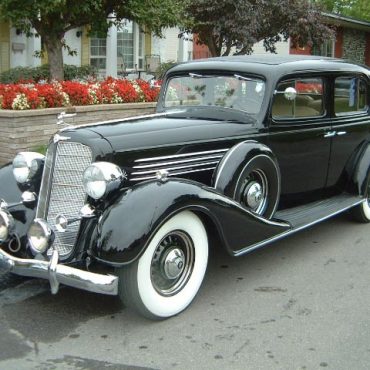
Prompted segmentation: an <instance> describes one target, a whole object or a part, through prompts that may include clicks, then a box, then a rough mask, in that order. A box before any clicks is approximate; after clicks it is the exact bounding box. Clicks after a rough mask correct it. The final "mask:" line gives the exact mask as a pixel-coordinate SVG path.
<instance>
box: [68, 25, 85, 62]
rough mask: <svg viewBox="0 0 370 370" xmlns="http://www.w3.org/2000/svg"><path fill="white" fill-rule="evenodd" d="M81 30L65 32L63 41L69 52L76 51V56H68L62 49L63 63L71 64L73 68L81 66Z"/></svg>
mask: <svg viewBox="0 0 370 370" xmlns="http://www.w3.org/2000/svg"><path fill="white" fill-rule="evenodd" d="M81 35H82V33H81V29H79V28H75V29H73V30H70V31H68V32H66V34H65V40H66V43H67V45H68V46H69V47H70V48H71V50H73V51H76V55H69V54H68V51H67V50H66V49H64V48H63V62H64V64H73V65H75V66H81V50H82V47H81V44H82V41H81Z"/></svg>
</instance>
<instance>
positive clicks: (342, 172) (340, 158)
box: [327, 73, 370, 192]
mask: <svg viewBox="0 0 370 370" xmlns="http://www.w3.org/2000/svg"><path fill="white" fill-rule="evenodd" d="M368 86H369V85H368V79H367V77H366V76H362V75H359V74H353V73H352V74H336V75H334V76H333V79H332V94H330V96H332V101H331V115H332V128H331V133H332V146H331V159H330V166H329V172H328V180H327V186H328V188H335V190H336V191H337V192H341V191H343V188H344V186H345V183H346V181H347V179H348V175H349V176H350V173H349V174H347V171H350V170H351V169H352V168H353V165H352V164H351V163H353V162H354V160H355V156H356V154H357V153H358V152H359V150H361V146H362V144H363V143H364V142H365V140H366V138H367V139H368V138H369V132H370V116H369V111H368V108H369V102H368V94H369V90H368Z"/></svg>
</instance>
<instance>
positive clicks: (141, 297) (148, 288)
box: [118, 211, 208, 319]
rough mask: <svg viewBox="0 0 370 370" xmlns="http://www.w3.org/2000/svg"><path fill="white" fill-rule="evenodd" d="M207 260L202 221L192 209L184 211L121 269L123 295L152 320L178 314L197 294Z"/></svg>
mask: <svg viewBox="0 0 370 370" xmlns="http://www.w3.org/2000/svg"><path fill="white" fill-rule="evenodd" d="M207 261H208V239H207V233H206V230H205V228H204V226H203V223H202V221H201V220H200V219H199V217H197V216H196V215H195V214H194V213H193V212H190V211H184V212H181V213H179V214H177V215H175V216H173V217H172V218H171V219H169V220H168V221H167V222H166V223H164V224H163V225H162V226H161V227H160V229H159V230H158V231H157V232H156V233H155V235H154V237H153V238H152V240H151V241H150V243H149V245H148V247H147V248H146V250H145V252H144V254H143V255H142V256H141V257H140V258H139V259H138V260H137V261H136V262H134V263H132V264H130V265H129V266H126V267H123V268H120V269H119V270H118V274H119V277H120V288H119V295H120V298H121V299H122V300H123V302H124V303H125V304H126V305H127V306H129V307H131V308H133V309H134V310H136V311H138V312H139V313H140V314H142V315H144V316H145V317H147V318H150V319H165V318H168V317H171V316H173V315H176V314H178V313H179V312H181V311H183V310H184V309H185V308H186V307H187V306H188V305H189V304H190V303H191V301H192V300H193V298H194V297H195V295H196V294H197V292H198V290H199V288H200V286H201V283H202V281H203V277H204V275H205V272H206V267H207Z"/></svg>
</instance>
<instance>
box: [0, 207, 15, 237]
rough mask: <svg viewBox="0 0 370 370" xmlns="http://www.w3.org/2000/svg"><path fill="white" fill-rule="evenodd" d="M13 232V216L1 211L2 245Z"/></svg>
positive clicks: (0, 231) (0, 233) (0, 230)
mask: <svg viewBox="0 0 370 370" xmlns="http://www.w3.org/2000/svg"><path fill="white" fill-rule="evenodd" d="M13 230H14V219H13V216H12V215H11V214H10V213H9V212H7V211H4V210H0V243H4V242H6V241H7V240H8V238H9V235H10V233H12V232H13Z"/></svg>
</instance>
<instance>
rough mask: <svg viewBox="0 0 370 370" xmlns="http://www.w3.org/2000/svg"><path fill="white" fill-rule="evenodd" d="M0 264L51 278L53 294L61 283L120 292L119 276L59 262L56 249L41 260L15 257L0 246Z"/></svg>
mask: <svg viewBox="0 0 370 370" xmlns="http://www.w3.org/2000/svg"><path fill="white" fill-rule="evenodd" d="M0 266H1V267H3V268H6V269H7V270H8V271H10V272H12V273H14V274H17V275H22V276H30V277H37V278H41V279H47V280H49V282H50V286H51V291H52V293H53V294H55V293H57V291H58V287H59V284H64V285H68V286H71V287H74V288H78V289H82V290H87V291H89V292H94V293H101V294H108V295H117V294H118V277H117V276H114V275H103V274H97V273H93V272H89V271H84V270H80V269H77V268H73V267H70V266H66V265H61V264H58V252H57V251H56V250H54V252H53V255H52V258H51V259H50V261H40V260H36V259H22V258H18V257H14V256H12V255H10V254H8V253H6V252H5V251H3V250H2V249H1V248H0Z"/></svg>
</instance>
